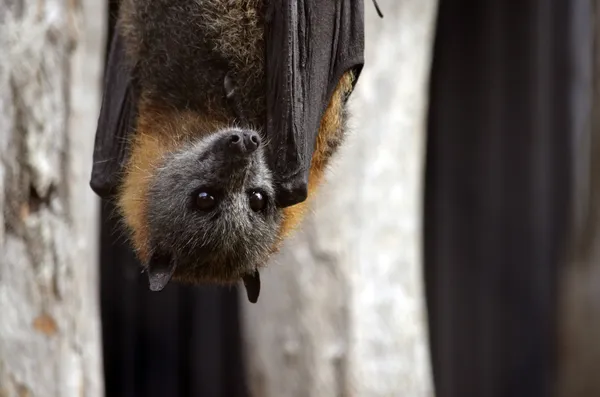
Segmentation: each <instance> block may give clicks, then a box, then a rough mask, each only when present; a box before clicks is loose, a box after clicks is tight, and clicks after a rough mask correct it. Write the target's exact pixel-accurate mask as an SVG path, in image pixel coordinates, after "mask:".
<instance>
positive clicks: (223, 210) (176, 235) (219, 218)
mask: <svg viewBox="0 0 600 397" xmlns="http://www.w3.org/2000/svg"><path fill="white" fill-rule="evenodd" d="M274 197H275V192H274V188H273V181H272V175H271V172H270V170H269V168H268V167H267V163H266V160H265V154H264V144H263V142H262V140H261V137H260V135H259V134H258V133H257V132H255V131H252V130H243V129H237V128H230V129H223V130H220V131H217V132H215V133H212V134H209V135H207V136H205V137H203V138H200V139H198V140H196V141H193V142H191V143H189V144H187V145H184V146H182V147H181V148H179V150H177V151H174V152H173V153H171V154H170V155H169V156H168V157H167V158H166V159H165V160H164V162H163V164H162V165H161V166H160V167H158V169H157V170H156V172H155V174H154V177H153V180H152V182H151V183H150V185H149V189H148V210H147V211H148V212H147V219H148V227H149V229H148V230H149V236H148V237H149V239H148V240H149V242H150V250H151V255H150V260H149V261H148V263H147V272H148V275H149V280H150V288H151V289H152V290H155V291H156V290H161V289H162V288H164V286H165V285H166V284H167V283H168V282H169V280H170V279H171V277H173V278H175V279H178V280H183V281H185V280H194V281H198V280H219V281H224V280H225V281H227V280H229V281H232V282H234V281H237V280H239V279H240V278H243V277H244V276H246V275H251V274H255V273H256V269H257V268H258V267H259V266H260V265H262V264H263V262H265V261H266V260H267V256H268V255H269V254H270V253H271V251H272V248H273V246H274V245H275V243H276V240H277V236H278V234H279V228H280V225H281V220H282V219H281V211H280V210H278V209H277V208H276V206H275V199H274Z"/></svg>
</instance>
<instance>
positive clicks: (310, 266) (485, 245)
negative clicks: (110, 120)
mask: <svg viewBox="0 0 600 397" xmlns="http://www.w3.org/2000/svg"><path fill="white" fill-rule="evenodd" d="M377 2H378V4H379V6H380V8H381V10H382V12H383V14H384V18H383V19H380V18H379V17H378V15H377V13H376V10H375V8H374V7H373V5H372V4H371V0H366V1H365V23H366V51H365V61H366V64H365V67H364V70H363V72H362V75H361V77H360V80H359V82H358V84H357V86H356V90H355V92H354V93H353V95H352V98H351V104H350V106H351V108H352V110H353V113H352V120H351V131H350V132H349V136H348V139H347V142H346V144H345V146H343V148H342V149H341V152H340V154H339V155H338V156H337V158H336V160H335V162H334V164H333V165H332V168H331V170H330V172H329V174H328V180H327V184H326V185H325V186H323V188H322V190H321V191H320V192H319V194H318V195H317V197H315V198H314V200H313V201H312V202H311V210H310V215H309V216H308V218H307V219H306V221H305V222H304V223H303V225H302V228H301V230H300V231H299V232H298V233H297V234H296V235H295V236H294V237H293V238H292V239H291V240H289V241H287V243H286V245H285V247H284V249H283V250H282V252H281V253H280V254H279V255H277V256H276V257H275V258H273V260H272V263H270V264H269V268H268V269H267V270H266V271H264V272H262V274H261V275H262V291H261V296H260V299H259V301H258V303H257V304H254V305H253V304H250V303H248V301H247V299H246V296H245V291H244V290H243V288H240V289H237V288H218V287H194V288H192V287H186V286H181V285H177V284H173V283H172V284H169V285H168V286H167V287H166V288H165V289H164V290H163V291H162V292H161V293H151V292H150V291H148V288H147V279H146V278H145V277H144V275H142V274H141V273H140V269H139V265H138V263H137V262H136V260H135V258H134V256H133V253H132V252H131V250H130V248H129V246H128V245H127V244H126V242H125V240H124V238H123V236H122V235H121V233H120V231H119V227H118V219H117V218H116V217H115V208H114V207H113V206H112V204H111V203H109V202H103V201H102V202H101V201H100V200H99V199H98V198H97V197H96V196H95V195H94V193H93V192H92V191H91V189H90V188H89V177H90V172H91V166H92V152H93V145H94V135H95V131H96V122H97V118H98V112H99V109H100V103H101V98H102V90H103V75H104V66H105V62H106V57H107V52H108V48H109V45H110V40H111V38H112V34H113V29H114V23H115V17H116V15H117V12H118V4H119V2H118V1H108V0H70V1H65V0H0V207H1V208H2V212H0V220H1V224H2V225H3V227H2V228H0V396H1V397H4V396H11V397H12V396H43V397H54V396H60V397H63V396H65V397H70V396H94V397H95V396H110V397H113V396H115V397H119V396H127V397H137V396H145V397H153V396H173V397H187V396H203V397H217V396H226V397H285V396H316V397H329V396H340V397H342V396H343V397H350V396H360V397H376V396H377V397H379V396H381V397H384V396H385V397H388V396H414V397H433V396H438V397H468V396H474V397H515V396H527V397H542V396H544V397H545V396H560V397H580V396H581V397H584V396H585V397H593V396H600V380H599V379H598V376H597V369H598V368H600V340H598V335H600V263H599V260H600V249H599V248H600V234H599V230H598V225H599V224H600V210H599V208H598V207H599V206H598V195H599V194H600V183H599V182H600V180H599V178H600V175H599V173H600V168H599V167H600V162H599V158H600V136H599V132H598V131H599V130H598V122H599V121H600V120H599V118H598V114H599V113H598V103H600V91H599V90H598V83H597V81H598V79H596V76H597V74H596V73H595V71H596V70H597V69H598V66H599V61H600V58H599V56H598V48H599V47H598V43H599V42H600V31H598V28H597V22H596V20H597V16H598V15H599V13H598V6H597V1H595V0H546V1H542V0H522V1H520V2H498V1H494V0H479V1H469V0H437V1H436V0H402V1H399V0H377Z"/></svg>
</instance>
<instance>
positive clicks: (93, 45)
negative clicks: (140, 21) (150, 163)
mask: <svg viewBox="0 0 600 397" xmlns="http://www.w3.org/2000/svg"><path fill="white" fill-rule="evenodd" d="M105 7H106V5H105V2H104V1H99V0H79V1H66V0H62V1H59V0H46V1H34V0H0V54H2V55H1V56H0V207H1V208H2V212H1V213H0V217H1V218H2V219H1V222H0V224H2V225H3V228H1V229H0V396H3V397H4V396H40V397H54V396H56V397H70V396H102V395H103V382H102V367H101V350H100V344H101V340H100V336H101V335H100V322H99V308H98V296H97V295H98V294H97V291H98V290H97V288H98V278H97V241H96V239H97V229H98V221H97V215H98V204H97V200H96V198H95V196H94V194H93V192H92V190H91V189H90V188H89V185H88V181H89V175H90V172H91V159H92V148H93V141H94V132H95V124H96V120H97V114H98V110H99V106H100V99H101V97H100V94H101V91H100V89H101V85H100V83H101V78H102V59H103V58H102V56H103V51H104V40H105V38H104V35H105V26H104V24H105V20H106V18H105Z"/></svg>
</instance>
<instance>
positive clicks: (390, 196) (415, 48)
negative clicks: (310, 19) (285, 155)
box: [242, 0, 437, 397]
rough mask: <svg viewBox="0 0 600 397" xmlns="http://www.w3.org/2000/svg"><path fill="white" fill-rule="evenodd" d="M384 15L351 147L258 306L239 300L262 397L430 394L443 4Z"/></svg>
mask: <svg viewBox="0 0 600 397" xmlns="http://www.w3.org/2000/svg"><path fill="white" fill-rule="evenodd" d="M378 3H379V4H380V7H381V9H382V11H383V13H384V15H385V18H384V19H383V20H381V19H379V18H378V17H377V16H376V13H375V10H374V9H373V7H371V4H370V2H366V15H365V17H366V24H367V27H366V54H365V59H366V66H365V69H364V71H363V74H362V76H361V78H360V80H359V82H358V85H357V91H356V92H355V93H354V94H353V99H352V107H353V110H354V114H355V116H354V118H353V122H352V123H351V125H352V131H351V134H350V136H349V137H348V140H347V143H346V146H345V147H343V149H342V152H341V153H340V156H339V161H337V163H336V165H335V166H334V167H333V170H332V171H333V172H332V173H331V174H330V178H329V182H328V184H327V185H326V186H324V187H323V189H322V191H321V192H320V194H319V196H318V197H317V198H316V200H315V202H314V203H313V204H314V206H313V209H314V211H313V213H312V214H311V216H310V217H309V218H308V219H307V220H306V222H305V223H304V225H303V228H302V231H301V232H299V233H298V234H297V235H296V236H295V238H294V239H293V240H291V241H289V244H288V245H287V246H286V247H285V249H284V250H283V252H282V253H281V254H280V255H279V256H278V257H277V258H275V260H274V261H273V263H272V264H271V265H270V268H269V269H267V270H266V271H264V272H263V273H262V279H263V283H262V286H263V287H262V288H263V290H262V292H261V296H260V299H259V302H258V303H257V304H256V305H251V304H248V303H247V302H245V300H246V299H245V296H243V297H242V301H244V302H245V303H243V312H244V319H245V323H244V324H245V331H246V332H245V342H246V349H247V350H246V354H247V365H246V367H247V368H248V370H249V383H250V387H251V393H252V395H253V396H256V397H259V396H260V397H271V396H272V397H275V396H276V397H284V396H361V397H371V396H398V395H402V396H430V395H432V393H433V392H432V386H431V380H430V378H431V377H430V364H429V353H428V342H427V339H428V336H427V325H426V315H425V302H424V292H423V286H422V267H421V241H420V240H421V202H422V197H421V196H422V174H423V158H424V157H423V149H424V139H425V115H426V110H427V84H428V77H429V68H430V57H431V50H432V44H433V43H432V40H433V29H434V26H435V13H436V9H437V2H436V1H434V0H426V1H425V0H405V1H394V0H387V1H384V0H379V1H378Z"/></svg>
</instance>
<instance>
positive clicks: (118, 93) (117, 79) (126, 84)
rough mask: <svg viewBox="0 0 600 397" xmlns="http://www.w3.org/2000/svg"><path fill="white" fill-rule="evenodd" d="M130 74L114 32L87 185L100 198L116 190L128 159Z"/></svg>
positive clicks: (132, 99) (131, 123)
mask: <svg viewBox="0 0 600 397" xmlns="http://www.w3.org/2000/svg"><path fill="white" fill-rule="evenodd" d="M130 76H131V73H130V71H129V70H128V68H127V67H126V65H125V53H124V47H123V39H122V38H121V36H120V35H119V33H118V32H115V34H114V37H113V40H112V43H111V47H110V54H109V58H108V62H107V65H106V74H105V81H104V96H103V98H102V106H101V108H100V115H99V117H98V127H97V129H96V140H95V143H94V157H93V161H94V164H93V167H92V176H91V180H90V186H91V188H92V190H93V191H94V192H95V193H96V194H97V195H98V196H100V197H102V198H109V197H111V196H113V195H114V194H115V192H116V189H117V186H118V182H119V178H120V175H121V171H122V170H123V168H124V166H125V161H126V159H127V144H128V142H129V140H130V139H129V134H131V133H132V132H133V127H134V122H135V117H136V100H135V91H134V84H133V82H132V80H131V77H130Z"/></svg>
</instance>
